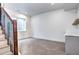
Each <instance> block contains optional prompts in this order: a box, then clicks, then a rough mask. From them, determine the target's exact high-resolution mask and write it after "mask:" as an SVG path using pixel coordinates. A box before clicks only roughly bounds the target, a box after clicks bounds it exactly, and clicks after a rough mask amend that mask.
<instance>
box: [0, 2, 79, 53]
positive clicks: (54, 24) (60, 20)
mask: <svg viewBox="0 0 79 59" xmlns="http://www.w3.org/2000/svg"><path fill="white" fill-rule="evenodd" d="M78 45H79V3H1V4H0V51H2V52H0V55H79V47H78Z"/></svg>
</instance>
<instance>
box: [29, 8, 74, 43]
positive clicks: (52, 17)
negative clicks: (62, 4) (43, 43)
mask: <svg viewBox="0 0 79 59" xmlns="http://www.w3.org/2000/svg"><path fill="white" fill-rule="evenodd" d="M75 18H76V10H72V11H64V9H61V10H56V11H52V12H48V13H43V14H40V15H36V16H33V17H32V18H31V27H32V31H33V33H32V35H33V37H36V38H42V39H47V40H54V41H61V42H65V38H64V34H65V33H66V30H68V29H69V28H71V27H72V25H71V24H72V22H73V21H74V19H75Z"/></svg>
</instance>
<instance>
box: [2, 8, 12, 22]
mask: <svg viewBox="0 0 79 59" xmlns="http://www.w3.org/2000/svg"><path fill="white" fill-rule="evenodd" d="M1 9H2V10H3V11H4V12H5V14H6V15H7V16H8V18H9V19H10V21H11V22H13V20H12V18H11V17H10V16H9V14H8V13H7V12H6V11H5V9H4V8H2V7H1Z"/></svg>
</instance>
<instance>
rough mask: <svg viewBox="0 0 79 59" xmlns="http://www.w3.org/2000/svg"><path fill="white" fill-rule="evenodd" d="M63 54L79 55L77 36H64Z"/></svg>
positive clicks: (78, 39)
mask: <svg viewBox="0 0 79 59" xmlns="http://www.w3.org/2000/svg"><path fill="white" fill-rule="evenodd" d="M65 39H66V43H65V54H67V55H79V36H66V37H65Z"/></svg>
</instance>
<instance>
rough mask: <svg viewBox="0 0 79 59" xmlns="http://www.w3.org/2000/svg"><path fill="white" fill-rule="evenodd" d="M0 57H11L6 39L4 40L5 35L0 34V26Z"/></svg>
mask: <svg viewBox="0 0 79 59" xmlns="http://www.w3.org/2000/svg"><path fill="white" fill-rule="evenodd" d="M0 55H12V53H11V52H10V47H9V46H8V45H7V39H5V35H4V34H2V30H1V26H0Z"/></svg>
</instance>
